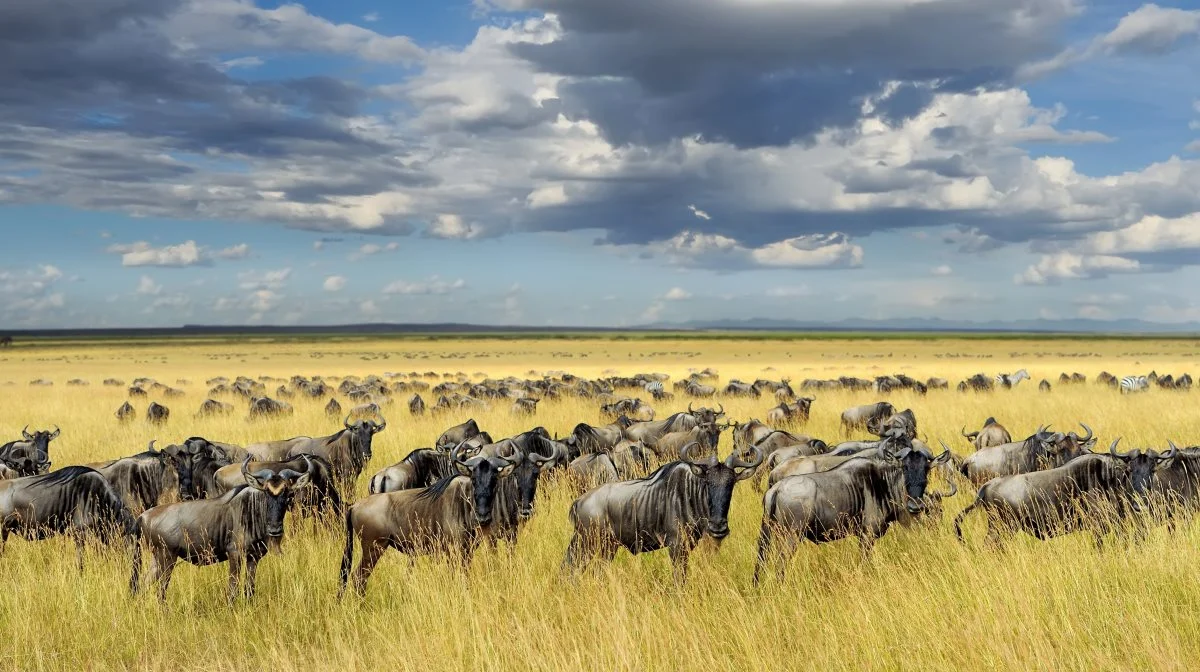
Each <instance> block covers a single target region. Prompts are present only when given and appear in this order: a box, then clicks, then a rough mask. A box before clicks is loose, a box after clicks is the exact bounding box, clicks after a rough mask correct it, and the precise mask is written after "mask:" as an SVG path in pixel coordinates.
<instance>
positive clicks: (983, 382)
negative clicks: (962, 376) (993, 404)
mask: <svg viewBox="0 0 1200 672" xmlns="http://www.w3.org/2000/svg"><path fill="white" fill-rule="evenodd" d="M995 386H996V382H995V380H994V379H992V378H988V377H987V375H986V374H983V373H977V374H975V375H973V376H971V377H970V378H967V379H966V380H964V381H962V382H961V383H959V384H958V391H959V392H966V391H967V390H971V391H974V392H991V391H992V390H993V389H994V388H995Z"/></svg>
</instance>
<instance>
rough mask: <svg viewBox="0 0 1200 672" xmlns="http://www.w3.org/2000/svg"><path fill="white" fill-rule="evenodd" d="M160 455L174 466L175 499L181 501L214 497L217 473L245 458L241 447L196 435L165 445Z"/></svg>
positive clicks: (246, 455)
mask: <svg viewBox="0 0 1200 672" xmlns="http://www.w3.org/2000/svg"><path fill="white" fill-rule="evenodd" d="M162 452H164V453H166V454H167V456H168V457H169V458H170V459H171V463H172V465H173V466H174V467H175V473H176V474H177V475H178V478H179V498H180V499H181V500H183V501H185V502H186V501H191V500H193V499H208V498H209V497H213V496H216V494H217V483H216V474H217V470H218V469H220V468H221V467H224V466H226V465H229V464H232V463H233V462H234V461H235V460H237V459H245V458H247V457H249V454H248V453H247V452H246V450H245V449H243V448H240V447H238V446H234V445H232V444H228V443H216V442H212V441H209V440H208V439H205V438H202V437H198V436H194V437H192V438H189V439H187V440H186V441H184V442H183V443H182V444H180V445H177V446H167V447H166V448H164V449H163V451H162Z"/></svg>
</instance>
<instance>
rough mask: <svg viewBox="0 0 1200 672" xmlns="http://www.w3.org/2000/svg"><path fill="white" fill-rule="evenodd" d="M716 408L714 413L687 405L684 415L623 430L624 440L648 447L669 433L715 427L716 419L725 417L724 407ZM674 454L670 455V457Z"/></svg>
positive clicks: (641, 423)
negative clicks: (640, 443)
mask: <svg viewBox="0 0 1200 672" xmlns="http://www.w3.org/2000/svg"><path fill="white" fill-rule="evenodd" d="M718 406H719V410H716V411H714V410H712V409H711V408H701V409H696V410H693V409H692V405H691V404H688V410H687V412H686V413H675V414H673V415H671V416H668V417H666V418H663V419H662V420H655V421H654V422H635V423H633V424H631V425H629V426H628V427H626V428H625V431H624V434H625V438H627V439H629V440H630V441H641V442H643V443H645V444H646V445H648V446H649V445H652V444H654V443H656V442H657V441H658V439H659V438H661V437H662V436H663V435H665V434H668V433H670V432H685V431H687V430H689V429H692V428H694V427H695V426H696V425H700V424H712V425H715V424H716V423H717V419H718V418H720V417H721V416H723V415H725V407H724V406H723V405H718ZM674 454H675V453H672V455H674Z"/></svg>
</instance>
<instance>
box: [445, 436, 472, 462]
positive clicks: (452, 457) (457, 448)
mask: <svg viewBox="0 0 1200 672" xmlns="http://www.w3.org/2000/svg"><path fill="white" fill-rule="evenodd" d="M468 440H469V439H468ZM465 445H467V442H466V441H463V442H461V443H459V444H458V445H457V446H455V447H454V448H452V449H451V450H450V461H451V462H457V463H458V464H463V465H465V464H466V462H465V461H464V460H463V459H462V458H460V457H459V456H458V454H459V452H460V451H461V450H462V448H463V446H465Z"/></svg>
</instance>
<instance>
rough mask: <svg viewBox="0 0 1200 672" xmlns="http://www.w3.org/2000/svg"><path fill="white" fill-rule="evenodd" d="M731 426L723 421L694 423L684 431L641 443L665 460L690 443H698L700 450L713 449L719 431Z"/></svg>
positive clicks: (717, 440) (718, 436)
mask: <svg viewBox="0 0 1200 672" xmlns="http://www.w3.org/2000/svg"><path fill="white" fill-rule="evenodd" d="M731 426H732V425H730V424H725V423H722V424H717V423H706V424H701V425H696V426H695V427H693V428H691V429H689V430H686V431H679V432H670V433H668V434H664V435H662V436H660V437H658V438H657V439H652V440H646V441H642V444H643V445H645V446H646V447H647V448H649V449H650V451H651V452H653V453H654V455H655V456H656V457H658V459H659V460H661V461H666V460H668V459H670V458H671V456H673V455H678V454H679V451H680V450H682V449H683V447H684V446H686V445H688V444H690V443H699V444H700V448H701V450H703V451H705V452H707V451H715V450H716V449H717V445H718V444H719V443H720V441H721V432H723V431H725V430H726V429H728V428H729V427H731Z"/></svg>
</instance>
